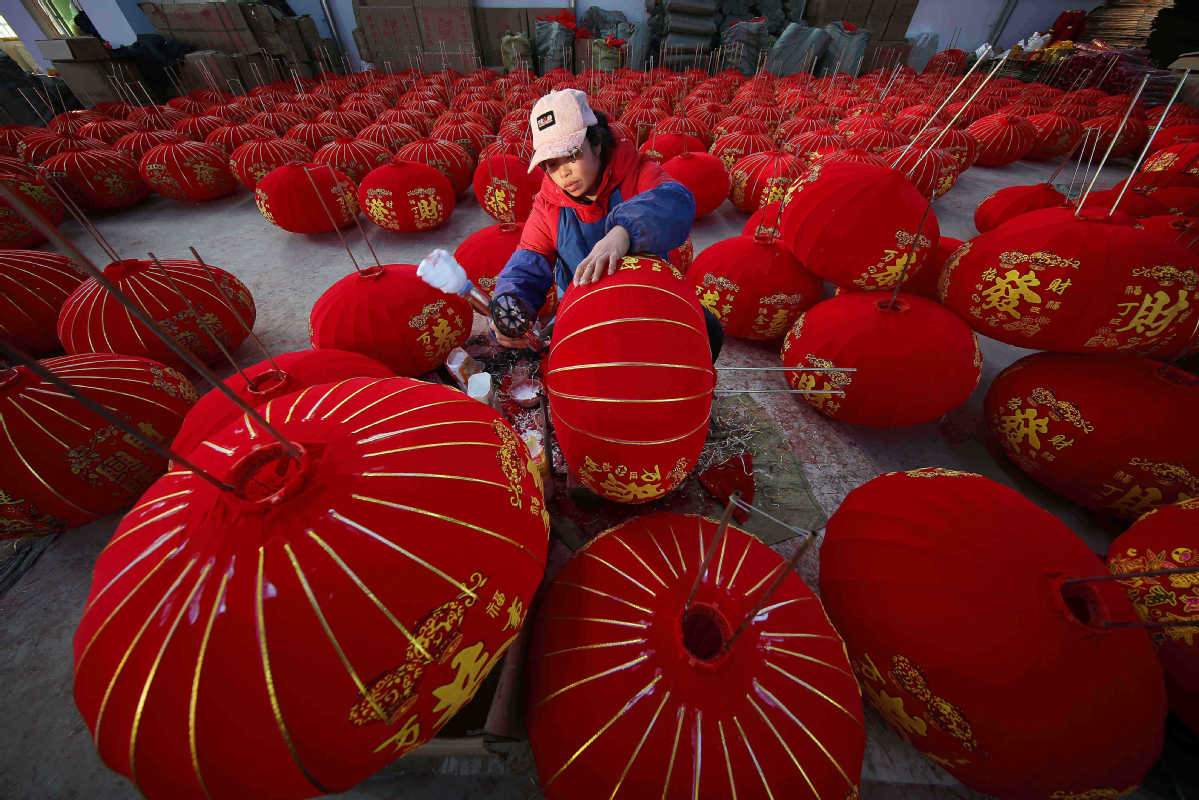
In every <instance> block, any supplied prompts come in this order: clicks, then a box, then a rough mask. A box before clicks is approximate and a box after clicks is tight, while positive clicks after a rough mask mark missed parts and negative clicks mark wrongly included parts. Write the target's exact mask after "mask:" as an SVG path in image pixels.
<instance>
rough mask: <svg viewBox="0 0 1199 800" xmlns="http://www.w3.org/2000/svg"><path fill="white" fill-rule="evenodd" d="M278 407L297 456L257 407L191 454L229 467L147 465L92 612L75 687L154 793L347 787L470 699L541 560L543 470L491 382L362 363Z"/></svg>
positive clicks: (525, 599)
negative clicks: (259, 422) (484, 391)
mask: <svg viewBox="0 0 1199 800" xmlns="http://www.w3.org/2000/svg"><path fill="white" fill-rule="evenodd" d="M263 413H264V415H266V416H268V417H269V418H270V419H271V423H272V425H273V426H274V427H276V428H277V429H278V430H279V431H280V433H281V434H282V435H283V436H285V437H286V438H287V439H288V441H290V442H293V443H294V444H295V445H296V446H298V447H299V448H302V454H301V456H300V458H298V459H296V460H292V459H291V458H289V457H287V456H286V455H285V451H284V450H283V449H282V447H281V446H280V445H278V444H274V443H273V441H274V440H272V439H271V438H270V434H269V433H267V432H266V431H264V430H262V429H260V428H258V427H257V426H256V425H254V423H253V422H251V421H250V420H249V419H248V418H247V417H245V415H241V416H239V418H238V419H237V420H235V422H234V423H233V424H232V425H231V426H229V427H228V428H225V429H224V430H222V431H219V432H217V433H216V434H214V435H213V436H212V437H211V442H212V444H213V447H201V448H198V449H197V450H196V451H194V453H193V455H194V457H195V458H196V460H197V462H199V464H200V466H201V467H202V468H205V469H207V470H208V471H209V472H210V473H212V474H213V475H214V476H216V477H217V478H218V479H219V480H222V481H225V482H227V483H230V484H232V485H233V486H234V487H235V488H234V490H232V491H224V492H223V491H220V490H219V489H217V488H216V487H214V486H212V485H211V484H209V483H207V482H206V481H204V480H201V479H200V478H199V477H198V476H197V475H196V474H195V473H193V472H191V471H187V470H181V471H178V472H172V473H170V474H168V475H166V476H164V477H163V478H162V479H161V480H159V481H158V482H157V483H156V484H154V486H152V487H151V488H150V490H149V491H148V492H147V494H146V495H144V496H143V497H142V500H141V502H140V503H139V505H138V506H137V507H136V508H135V509H134V510H133V511H132V512H130V513H129V514H128V515H127V516H126V517H125V519H124V520H123V522H122V523H121V525H120V526H119V527H118V528H117V531H116V533H115V534H114V536H113V539H112V541H111V542H109V544H108V546H107V547H106V548H105V549H104V551H103V552H102V553H101V554H100V557H99V559H98V560H97V562H96V567H95V572H94V574H93V580H92V588H91V593H90V595H89V597H88V601H87V604H86V606H85V607H84V612H83V617H82V619H81V621H80V623H79V627H78V629H77V630H76V632H75V640H74V645H75V646H74V667H75V691H74V696H75V703H76V705H77V706H78V707H79V710H80V712H81V714H82V715H83V718H84V720H85V722H86V723H87V725H88V727H89V729H90V730H91V731H92V735H93V737H94V741H95V743H96V747H97V750H98V752H99V755H100V757H101V758H102V759H103V760H104V761H105V762H106V763H107V764H108V765H109V766H110V767H111V768H112V769H114V770H116V771H118V772H120V773H122V774H124V775H127V776H129V777H130V778H131V780H133V781H134V783H135V784H136V786H137V788H138V790H139V792H140V793H142V794H144V795H145V796H147V797H150V798H178V797H181V796H188V797H204V796H206V795H211V796H213V797H267V796H269V797H277V798H302V797H310V796H312V795H313V794H314V793H326V792H330V791H332V792H337V791H342V790H346V789H349V788H350V787H352V786H353V785H354V784H356V783H359V782H360V781H362V780H363V779H365V778H366V777H367V776H369V775H370V774H372V773H374V772H376V771H377V770H378V769H380V768H381V767H383V766H384V765H385V764H387V763H388V762H390V761H392V760H393V759H395V758H398V757H400V756H402V755H404V754H405V753H407V752H409V751H410V750H412V749H414V748H416V747H419V746H420V745H421V744H423V743H424V742H426V741H427V740H428V739H430V738H431V737H433V736H435V735H437V733H438V731H439V730H440V729H441V728H442V726H443V725H445V723H446V722H447V721H448V720H449V719H450V718H451V717H453V716H454V714H456V713H457V712H458V710H459V709H461V708H462V707H463V706H464V705H466V703H467V702H469V701H470V699H471V698H472V697H473V696H474V695H475V693H476V692H477V691H478V689H479V687H480V686H481V685H482V684H483V681H484V680H485V679H486V677H487V675H488V674H489V673H490V672H491V670H492V669H493V668H494V667H495V666H496V665H497V664H498V663H499V662H500V661H501V659H502V658H503V655H504V653H505V652H506V651H507V649H508V647H509V646H511V644H512V643H513V641H514V640H515V639H516V636H517V634H518V633H519V631H520V628H521V626H522V624H523V622H524V615H525V612H526V609H527V608H528V607H529V605H530V604H531V602H532V598H533V593H534V590H535V589H536V588H537V585H538V583H539V582H540V580H541V576H542V573H543V570H544V568H545V555H546V542H547V534H548V516H547V515H546V514H545V513H544V502H543V499H542V491H541V487H540V485H539V482H538V481H539V476H538V474H537V471H536V468H535V467H532V468H531V467H530V465H529V456H528V453H527V451H526V450H525V448H524V446H523V444H522V443H521V441H520V439H519V438H518V437H517V435H516V433H515V432H514V431H513V430H512V429H511V428H510V427H508V426H507V425H506V424H505V423H504V422H503V421H502V420H501V419H500V417H499V415H498V414H496V412H494V411H493V410H492V409H490V408H488V407H487V406H485V405H483V404H481V403H478V402H476V401H473V400H470V399H469V398H467V397H466V396H465V395H463V394H462V393H461V392H458V391H456V390H453V389H450V388H448V387H445V386H440V385H436V384H428V383H422V382H419V381H413V380H408V379H404V378H388V379H382V380H372V379H363V378H360V379H353V380H348V381H342V382H340V383H335V384H324V385H320V386H317V387H313V388H312V389H311V390H308V391H303V392H299V393H294V394H289V395H285V396H283V397H281V398H277V399H275V400H273V401H271V402H270V403H268V404H267V405H266V406H264V408H263ZM393 420H394V422H393ZM480 453H485V454H486V457H479V456H480ZM464 486H470V487H472V488H471V502H470V503H469V504H466V505H464V504H463V503H462V500H461V498H462V494H461V492H462V487H464ZM189 609H190V610H192V611H193V612H194V613H192V614H190V615H189V614H188V611H189ZM151 612H153V613H151ZM158 614H161V615H162V616H161V620H162V624H160V625H154V626H150V627H147V626H145V625H143V624H142V623H143V621H144V620H145V619H147V618H150V617H152V616H156V615H158ZM289 653H290V654H296V653H302V654H303V657H302V658H289V657H288V654H289ZM125 654H128V656H127V657H126V656H125Z"/></svg>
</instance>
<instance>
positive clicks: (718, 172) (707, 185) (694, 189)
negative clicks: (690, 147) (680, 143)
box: [662, 153, 729, 219]
mask: <svg viewBox="0 0 1199 800" xmlns="http://www.w3.org/2000/svg"><path fill="white" fill-rule="evenodd" d="M662 169H663V170H665V171H666V174H667V175H669V176H670V177H672V178H674V179H675V180H676V181H678V182H679V183H681V184H683V186H685V187H687V190H688V191H689V192H691V194H692V196H693V197H694V198H695V218H696V219H699V218H700V217H704V216H707V215H708V214H711V213H712V212H713V211H715V210H716V209H717V208H719V207H720V204H721V203H723V202H724V199H725V197H727V196H728V193H729V174H728V172H726V171H725V169H724V164H722V163H721V161H720V159H719V158H717V157H716V156H714V155H712V154H710V153H683V154H682V155H679V156H675V157H674V158H672V159H670V160H669V161H667V162H666V163H665V164H663V165H662Z"/></svg>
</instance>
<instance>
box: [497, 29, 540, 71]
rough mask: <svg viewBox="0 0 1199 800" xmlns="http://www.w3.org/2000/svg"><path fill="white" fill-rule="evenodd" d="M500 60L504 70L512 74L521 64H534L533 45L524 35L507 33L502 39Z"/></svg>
mask: <svg viewBox="0 0 1199 800" xmlns="http://www.w3.org/2000/svg"><path fill="white" fill-rule="evenodd" d="M500 59H501V60H502V61H503V62H504V70H505V71H508V72H511V71H512V70H514V69H516V68H517V67H518V66H519V65H521V64H525V65H528V64H532V63H533V45H532V43H531V42H529V37H528V36H525V35H524V34H523V33H506V34H504V35H503V36H502V37H500Z"/></svg>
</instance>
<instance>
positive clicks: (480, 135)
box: [429, 121, 492, 159]
mask: <svg viewBox="0 0 1199 800" xmlns="http://www.w3.org/2000/svg"><path fill="white" fill-rule="evenodd" d="M429 138H431V139H439V140H440V139H444V140H445V141H447V142H453V143H454V144H456V145H458V146H459V147H461V148H462V149H463V150H465V151H466V152H467V153H469V154H470V157H471V159H477V158H478V157H479V151H480V150H482V149H483V148H484V147H486V146H487V142H488V140H489V139H491V138H492V133H491V131H490V130H488V128H487V127H486V126H485V125H481V124H479V123H477V122H469V121H462V122H452V123H440V124H437V125H434V126H433V131H432V132H431V133H430V134H429Z"/></svg>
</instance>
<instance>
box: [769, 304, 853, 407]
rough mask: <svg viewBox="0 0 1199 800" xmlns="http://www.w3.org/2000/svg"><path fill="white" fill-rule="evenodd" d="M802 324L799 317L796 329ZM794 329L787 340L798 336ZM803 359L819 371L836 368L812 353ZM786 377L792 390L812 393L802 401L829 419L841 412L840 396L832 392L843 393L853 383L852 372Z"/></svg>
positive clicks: (805, 373)
mask: <svg viewBox="0 0 1199 800" xmlns="http://www.w3.org/2000/svg"><path fill="white" fill-rule="evenodd" d="M802 322H803V317H802V316H801V317H800V320H799V322H797V323H796V328H799V327H800V325H801V324H802ZM796 328H792V330H791V334H790V336H789V337H788V338H795V337H797V336H798V333H797V332H796ZM804 359H805V361H806V362H807V364H808V366H809V367H818V368H820V369H821V370H832V369H836V368H837V365H836V364H834V363H833V362H831V361H829V360H828V359H825V358H819V357H817V356H815V355H813V354H812V353H808V354H807V355H806V356H805V357H804ZM786 375H787V382H788V383H790V384H791V388H792V389H799V390H801V391H806V392H812V393H813V394H806V395H803V399H804V400H806V401H807V402H809V403H811V404H812V405H814V406H816V407H817V408H819V409H820V410H821V411H823V412H825V413H826V414H828V415H829V416H830V417H835V416H836V415H837V412H838V411H840V410H841V401H840V400H839V399H838V398H839V397H840V395H839V394H834V392H845V391H846V390H847V389H848V388H849V386H850V384H852V383H853V373H852V372H823V371H821V372H788V373H786Z"/></svg>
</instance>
